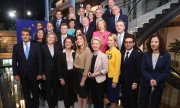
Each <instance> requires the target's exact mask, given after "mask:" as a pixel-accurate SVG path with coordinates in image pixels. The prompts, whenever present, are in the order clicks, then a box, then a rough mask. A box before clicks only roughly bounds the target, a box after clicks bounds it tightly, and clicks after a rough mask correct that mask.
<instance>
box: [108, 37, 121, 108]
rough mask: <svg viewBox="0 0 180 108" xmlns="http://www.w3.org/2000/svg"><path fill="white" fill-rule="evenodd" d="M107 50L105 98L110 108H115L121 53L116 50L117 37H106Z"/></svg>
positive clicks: (117, 97) (117, 95) (117, 96)
mask: <svg viewBox="0 0 180 108" xmlns="http://www.w3.org/2000/svg"><path fill="white" fill-rule="evenodd" d="M108 46H109V50H107V51H106V55H107V56H108V69H109V70H108V78H107V98H108V100H109V101H110V103H111V108H116V107H117V102H118V99H119V83H118V82H119V76H120V73H121V72H120V67H121V53H120V51H119V50H118V49H117V48H116V47H117V46H118V45H117V35H116V34H111V35H109V36H108Z"/></svg>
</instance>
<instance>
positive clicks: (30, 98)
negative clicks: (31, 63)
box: [20, 77, 39, 108]
mask: <svg viewBox="0 0 180 108" xmlns="http://www.w3.org/2000/svg"><path fill="white" fill-rule="evenodd" d="M20 82H21V86H22V91H23V95H24V100H25V106H26V108H39V88H38V85H39V83H38V81H37V80H36V79H34V80H33V79H30V78H27V77H26V78H21V80H20Z"/></svg>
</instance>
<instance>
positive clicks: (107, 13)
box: [103, 0, 116, 23]
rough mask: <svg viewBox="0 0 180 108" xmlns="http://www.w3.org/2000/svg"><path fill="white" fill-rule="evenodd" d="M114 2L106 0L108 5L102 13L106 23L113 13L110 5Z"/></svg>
mask: <svg viewBox="0 0 180 108" xmlns="http://www.w3.org/2000/svg"><path fill="white" fill-rule="evenodd" d="M115 4H116V3H115V0H108V7H107V10H106V11H105V12H104V14H103V19H104V20H105V21H107V22H106V23H108V22H109V18H110V17H111V16H113V14H112V7H113V6H114V5H115Z"/></svg>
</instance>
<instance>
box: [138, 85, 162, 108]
mask: <svg viewBox="0 0 180 108" xmlns="http://www.w3.org/2000/svg"><path fill="white" fill-rule="evenodd" d="M162 93H163V89H154V91H153V92H151V87H150V86H141V87H140V108H148V103H149V97H150V96H151V107H152V108H159V106H160V102H161V98H162Z"/></svg>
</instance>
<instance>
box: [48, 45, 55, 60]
mask: <svg viewBox="0 0 180 108" xmlns="http://www.w3.org/2000/svg"><path fill="white" fill-rule="evenodd" d="M48 48H49V51H50V54H51V56H52V57H54V45H51V46H48Z"/></svg>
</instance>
